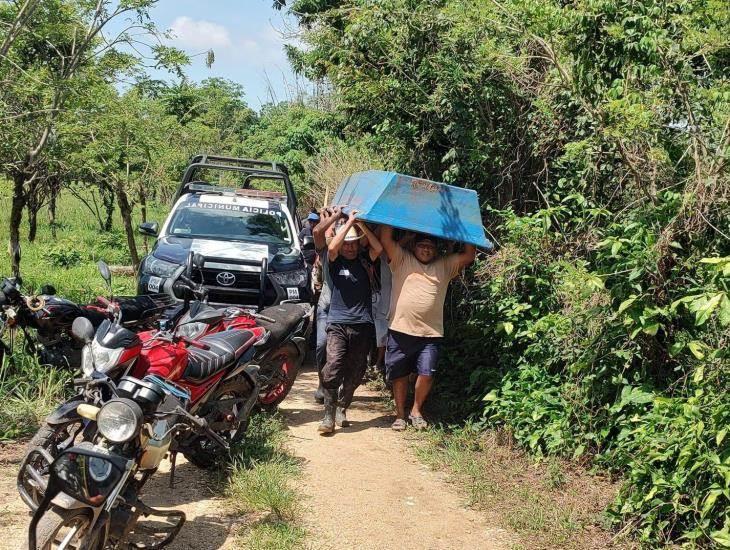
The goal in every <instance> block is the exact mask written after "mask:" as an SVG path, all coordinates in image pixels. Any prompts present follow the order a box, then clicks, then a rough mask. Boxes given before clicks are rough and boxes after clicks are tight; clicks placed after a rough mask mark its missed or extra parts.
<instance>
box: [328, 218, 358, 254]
mask: <svg viewBox="0 0 730 550" xmlns="http://www.w3.org/2000/svg"><path fill="white" fill-rule="evenodd" d="M356 214H357V210H353V211H352V212H350V216H349V217H348V218H347V223H346V224H345V226H344V227H343V228H342V229H341V230H340V231H338V232H337V233H336V234H335V236H334V237H332V240H331V241H330V244H329V246H328V247H327V257H328V258H329V261H330V262H334V261H335V260H336V259H337V256H339V255H340V248H342V243H344V242H345V236H346V235H347V232H348V231H350V229H352V226H353V225H355V215H356Z"/></svg>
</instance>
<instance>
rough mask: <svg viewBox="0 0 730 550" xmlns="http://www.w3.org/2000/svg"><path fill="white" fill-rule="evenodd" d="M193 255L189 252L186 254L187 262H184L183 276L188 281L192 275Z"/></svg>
mask: <svg viewBox="0 0 730 550" xmlns="http://www.w3.org/2000/svg"><path fill="white" fill-rule="evenodd" d="M194 257H195V253H194V252H192V251H190V253H189V254H188V261H187V262H185V276H186V277H187V278H188V279H189V278H190V276H191V275H192V274H193V261H194Z"/></svg>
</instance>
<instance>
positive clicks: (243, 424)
mask: <svg viewBox="0 0 730 550" xmlns="http://www.w3.org/2000/svg"><path fill="white" fill-rule="evenodd" d="M252 391H253V388H252V387H251V384H250V383H249V382H248V381H247V380H244V379H242V378H236V379H233V380H231V381H229V382H224V383H223V384H221V385H220V387H218V389H216V390H215V392H214V393H213V395H211V396H210V398H209V399H208V403H207V404H206V405H205V406H203V408H202V409H201V410H200V411H199V412H198V415H199V416H202V417H204V418H205V419H206V421H207V422H208V425H209V426H211V425H213V424H215V423H218V422H220V421H221V419H220V416H222V415H223V414H224V413H226V412H227V413H228V414H236V411H235V410H231V411H219V410H215V408H214V406H215V403H216V402H217V401H220V400H222V399H225V398H234V399H246V398H248V397H249V396H250V395H251V392H252ZM248 421H249V417H248V415H247V416H246V418H243V419H241V421H240V423H239V424H238V426H236V428H235V429H234V430H214V431H215V432H216V433H217V434H218V435H219V436H221V437H222V438H223V439H225V440H226V441H227V442H228V444H229V445H230V446H233V445H234V444H235V443H238V442H239V441H240V440H241V439H243V436H244V435H246V430H247V429H248ZM184 446H185V450H184V451H183V455H184V456H185V458H187V459H188V461H189V462H191V463H192V464H194V465H195V466H197V467H198V468H204V469H207V468H212V467H213V466H214V465H215V464H216V463H217V462H218V460H219V459H220V458H221V457H222V456H223V455H224V454H225V451H224V450H223V449H222V448H221V447H219V446H218V445H217V444H216V443H214V442H213V441H211V440H210V439H209V438H207V437H205V436H196V437H195V438H194V439H192V440H190V441H187V442H185V444H184Z"/></svg>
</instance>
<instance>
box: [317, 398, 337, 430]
mask: <svg viewBox="0 0 730 550" xmlns="http://www.w3.org/2000/svg"><path fill="white" fill-rule="evenodd" d="M336 406H337V399H336V396H335V392H333V391H332V390H328V389H325V390H324V418H323V419H322V422H320V423H319V428H317V430H318V431H319V433H321V434H331V433H332V432H334V431H335V407H336Z"/></svg>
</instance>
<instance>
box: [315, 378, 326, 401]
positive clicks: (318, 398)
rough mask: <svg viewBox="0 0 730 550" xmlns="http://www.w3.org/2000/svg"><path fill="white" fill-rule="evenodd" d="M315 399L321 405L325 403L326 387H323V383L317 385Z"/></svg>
mask: <svg viewBox="0 0 730 550" xmlns="http://www.w3.org/2000/svg"><path fill="white" fill-rule="evenodd" d="M314 400H315V401H316V402H317V403H319V404H320V405H323V404H324V389H323V388H322V384H321V383H320V385H319V386H318V387H317V390H316V391H315V392H314Z"/></svg>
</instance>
